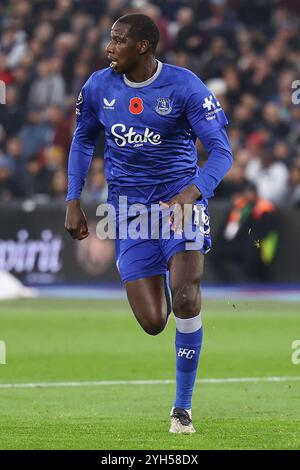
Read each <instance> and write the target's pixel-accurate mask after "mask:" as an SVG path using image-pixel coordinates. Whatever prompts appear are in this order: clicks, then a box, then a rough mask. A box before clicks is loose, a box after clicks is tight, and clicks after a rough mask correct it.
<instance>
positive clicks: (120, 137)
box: [67, 64, 232, 200]
mask: <svg viewBox="0 0 300 470" xmlns="http://www.w3.org/2000/svg"><path fill="white" fill-rule="evenodd" d="M133 98H135V99H138V100H139V103H142V108H141V109H142V111H141V112H139V114H136V113H133V112H132V109H133V108H132V107H131V106H130V103H131V100H132V99H133ZM76 114H77V128H76V131H75V135H74V139H73V143H72V146H71V150H70V156H69V170H68V174H69V187H68V195H67V200H70V199H78V198H79V197H80V193H81V191H82V187H83V184H84V181H85V178H86V175H87V172H88V169H89V166H90V163H91V159H92V156H93V149H94V146H95V141H96V139H97V137H98V135H99V133H100V132H101V130H103V129H104V130H105V136H106V146H105V155H104V157H105V175H106V178H107V180H108V182H109V183H111V184H116V185H118V186H122V187H128V188H129V191H130V190H132V189H134V188H137V187H139V186H147V185H152V186H156V185H158V184H161V183H166V182H169V181H175V180H178V179H180V178H185V177H186V176H188V175H190V176H191V177H193V178H194V181H195V184H196V185H197V187H199V189H200V190H201V192H202V194H203V198H204V199H206V198H208V197H211V196H212V195H213V191H214V189H215V187H216V185H217V184H218V183H219V181H220V180H221V179H222V178H223V176H224V175H225V174H226V172H227V171H228V169H229V167H230V165H231V163H232V153H231V149H230V145H229V142H228V138H227V135H226V132H225V130H224V126H226V125H227V119H226V116H225V114H224V112H223V110H222V108H221V106H220V103H219V102H218V101H217V99H216V98H215V96H214V95H213V94H212V92H211V91H210V90H209V89H208V88H207V87H206V86H205V85H204V83H203V82H202V81H201V80H200V79H199V78H198V77H197V76H196V75H195V74H193V73H192V72H190V71H189V70H186V69H184V68H181V67H177V66H173V65H168V64H163V65H162V70H161V72H160V74H159V75H158V77H157V78H156V79H155V80H154V81H153V82H152V83H151V84H148V85H146V86H143V87H140V88H133V87H131V86H129V85H128V84H127V83H125V81H124V78H123V76H122V75H119V74H117V73H116V72H114V71H113V70H112V69H111V68H107V69H103V70H100V71H98V72H95V73H94V74H93V75H92V76H91V77H90V78H89V79H88V81H87V82H86V83H85V85H84V86H83V89H82V91H81V94H80V96H79V98H78V102H77V109H76ZM196 137H199V138H200V140H201V141H202V142H203V144H204V146H205V147H206V149H207V151H208V154H209V157H208V161H207V164H206V165H205V166H204V168H203V170H201V171H200V170H199V167H198V165H197V151H196V147H195V141H196Z"/></svg>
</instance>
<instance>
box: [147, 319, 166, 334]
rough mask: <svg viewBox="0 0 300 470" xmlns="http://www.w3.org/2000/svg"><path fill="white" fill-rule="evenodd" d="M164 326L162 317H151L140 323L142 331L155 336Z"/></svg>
mask: <svg viewBox="0 0 300 470" xmlns="http://www.w3.org/2000/svg"><path fill="white" fill-rule="evenodd" d="M165 326H166V320H165V319H164V318H163V317H156V318H151V319H148V320H146V321H143V323H142V327H143V329H144V331H145V332H146V333H148V335H151V336H156V335H158V334H159V333H161V332H162V331H163V330H164V328H165Z"/></svg>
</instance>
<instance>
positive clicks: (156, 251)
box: [108, 177, 212, 282]
mask: <svg viewBox="0 0 300 470" xmlns="http://www.w3.org/2000/svg"><path fill="white" fill-rule="evenodd" d="M189 180H190V177H186V178H185V179H183V180H179V181H176V182H169V183H164V184H162V185H156V186H155V188H154V190H153V187H151V186H147V187H145V186H144V187H139V192H138V196H134V194H136V190H132V193H131V192H129V194H130V195H129V196H127V204H128V206H129V207H132V204H134V202H135V201H136V198H137V199H138V201H142V202H143V203H144V204H146V207H147V212H146V213H145V214H144V216H143V218H144V217H145V219H147V220H148V227H149V230H148V231H147V233H146V234H145V235H146V236H147V237H148V238H147V239H142V238H140V239H137V240H134V239H132V238H129V237H128V238H125V239H122V237H121V233H120V232H121V229H120V225H119V224H117V238H116V241H115V251H116V262H117V267H118V270H119V272H120V275H121V278H122V281H123V282H127V281H133V280H136V279H141V278H143V277H149V276H154V275H158V274H166V272H167V270H168V261H169V260H170V258H171V257H172V256H173V255H174V254H175V253H177V252H180V251H186V250H192V249H193V250H199V251H200V252H201V253H207V252H208V251H209V250H210V248H211V246H212V242H211V238H210V224H209V215H208V208H207V201H205V200H200V201H197V203H196V205H197V208H198V210H199V214H200V221H201V223H202V225H201V226H200V227H199V226H198V225H196V222H197V221H196V220H195V213H194V214H193V220H192V227H191V228H192V231H193V232H194V233H197V238H195V237H194V239H193V233H192V234H191V237H190V238H189V234H186V236H183V237H182V238H176V236H175V235H174V232H170V234H171V238H169V239H164V238H163V237H162V236H159V238H158V239H154V238H153V232H151V231H150V226H151V214H150V208H151V204H150V203H151V202H152V203H154V202H156V203H157V202H158V201H159V200H160V198H161V200H163V201H168V200H170V199H171V198H172V197H173V196H174V195H175V194H177V193H178V192H180V191H181V190H182V189H183V188H184V187H185V186H186V185H187V184H188V182H189ZM126 189H127V190H126ZM125 194H128V188H120V187H117V186H115V185H113V186H111V185H110V187H109V198H108V201H109V202H110V203H111V204H112V205H113V206H114V207H115V209H116V217H117V220H119V219H120V220H121V222H122V221H124V220H125V221H126V222H127V223H128V225H130V223H131V221H132V220H133V219H134V218H133V217H132V218H130V217H128V216H126V213H125V212H124V214H123V215H121V216H120V211H122V208H121V209H119V206H118V202H119V200H120V196H122V197H124V195H125ZM163 227H166V228H167V230H169V224H168V220H164V219H163V218H161V219H160V220H159V223H158V228H157V230H158V229H159V230H160V233H161V231H162V229H163Z"/></svg>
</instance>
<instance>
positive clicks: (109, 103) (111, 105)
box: [103, 98, 116, 109]
mask: <svg viewBox="0 0 300 470" xmlns="http://www.w3.org/2000/svg"><path fill="white" fill-rule="evenodd" d="M115 102H116V99H115V98H114V99H113V100H111V101H108V99H107V98H103V103H104V109H115Z"/></svg>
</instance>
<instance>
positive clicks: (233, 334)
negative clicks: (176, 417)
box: [0, 299, 300, 450]
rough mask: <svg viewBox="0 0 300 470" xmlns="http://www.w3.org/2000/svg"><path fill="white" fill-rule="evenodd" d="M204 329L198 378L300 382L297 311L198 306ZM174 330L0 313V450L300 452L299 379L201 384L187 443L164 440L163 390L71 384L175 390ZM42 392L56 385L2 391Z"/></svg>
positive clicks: (122, 317) (86, 307)
mask: <svg viewBox="0 0 300 470" xmlns="http://www.w3.org/2000/svg"><path fill="white" fill-rule="evenodd" d="M203 321H204V344H203V349H202V353H201V357H200V367H199V373H198V378H200V379H201V378H205V379H206V378H233V377H236V378H239V377H261V378H262V377H271V376H288V377H295V376H298V377H299V376H300V365H298V366H296V365H293V364H292V361H291V355H292V352H293V350H292V349H291V344H292V342H293V341H294V340H295V339H300V305H299V304H292V303H279V302H276V303H270V302H263V303H259V302H249V303H247V302H235V304H232V303H228V302H211V301H205V302H204V307H203ZM174 331H175V324H174V321H173V320H171V321H170V322H169V324H168V326H167V328H166V330H165V331H164V332H163V333H162V334H161V335H159V336H157V337H150V336H147V335H146V334H145V333H143V332H142V330H141V329H140V327H139V326H138V324H137V323H136V321H135V320H134V318H133V315H132V314H131V313H130V309H129V306H128V305H127V303H125V302H121V301H86V300H84V301H83V300H82V301H78V300H76V301H75V300H74V301H71V300H40V299H39V300H22V301H13V302H2V303H0V340H3V341H5V343H6V347H7V364H6V365H0V449H111V450H113V449H120V450H121V449H131V450H135V449H146V450H148V449H149V450H150V449H155V450H160V449H170V450H171V449H172V450H177V449H198V450H199V449H300V381H297V380H292V379H291V380H287V381H284V382H263V381H258V382H250V383H248V382H233V383H231V382H220V383H198V384H197V386H196V390H195V395H194V401H193V421H194V425H195V427H196V429H197V433H196V434H195V435H188V436H184V435H170V434H169V432H168V429H169V417H168V415H169V411H170V408H171V405H172V401H173V397H174V390H175V385H174V384H172V383H171V384H141V385H130V384H122V385H98V386H96V385H90V386H74V387H71V386H70V384H68V382H74V381H76V382H77V381H80V382H81V381H115V380H117V381H118V380H124V381H130V380H165V379H171V380H172V379H174V362H175V354H174V347H173V343H174ZM40 382H43V383H46V382H65V386H64V387H56V388H55V387H43V388H40V387H34V388H3V384H13V383H40ZM1 384H2V387H1Z"/></svg>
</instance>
